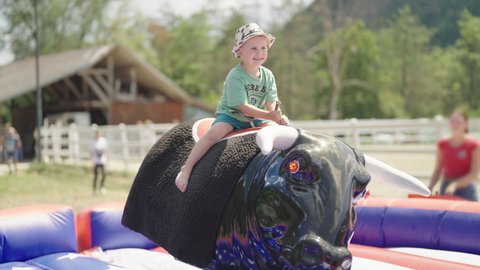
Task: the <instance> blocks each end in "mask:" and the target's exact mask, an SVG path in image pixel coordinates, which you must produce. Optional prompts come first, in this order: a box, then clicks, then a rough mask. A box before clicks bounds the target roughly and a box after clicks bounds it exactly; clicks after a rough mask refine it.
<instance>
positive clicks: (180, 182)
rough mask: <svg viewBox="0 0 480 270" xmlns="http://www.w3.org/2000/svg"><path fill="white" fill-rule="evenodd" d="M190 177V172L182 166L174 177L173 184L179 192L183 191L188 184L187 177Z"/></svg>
mask: <svg viewBox="0 0 480 270" xmlns="http://www.w3.org/2000/svg"><path fill="white" fill-rule="evenodd" d="M189 178H190V172H189V171H186V170H185V169H184V168H182V169H181V170H180V172H179V173H178V174H177V178H175V185H176V186H177V188H178V189H179V190H180V191H181V192H185V190H186V189H187V185H188V179H189Z"/></svg>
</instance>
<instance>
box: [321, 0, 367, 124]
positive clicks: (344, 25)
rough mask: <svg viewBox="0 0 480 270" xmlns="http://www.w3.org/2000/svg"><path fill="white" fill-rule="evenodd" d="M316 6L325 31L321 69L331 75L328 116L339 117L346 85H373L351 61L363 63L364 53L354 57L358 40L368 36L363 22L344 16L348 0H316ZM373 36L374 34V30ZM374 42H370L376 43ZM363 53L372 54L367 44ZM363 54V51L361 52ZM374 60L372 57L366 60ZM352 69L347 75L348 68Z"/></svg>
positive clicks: (329, 79) (359, 86) (358, 86)
mask: <svg viewBox="0 0 480 270" xmlns="http://www.w3.org/2000/svg"><path fill="white" fill-rule="evenodd" d="M317 4H318V5H317V6H316V7H315V8H316V10H317V11H318V14H319V15H320V21H321V26H322V32H323V40H322V41H321V42H320V47H319V50H318V53H319V59H320V61H319V67H318V68H319V69H320V70H322V69H323V68H324V67H325V70H326V74H327V75H328V81H329V88H330V105H329V108H330V109H329V118H330V119H337V118H338V116H339V109H338V105H339V102H340V97H341V94H342V91H343V90H344V88H345V87H346V86H355V87H357V88H362V89H369V88H371V86H370V85H369V84H368V83H367V82H366V81H365V80H364V78H361V77H360V76H359V74H360V72H361V70H355V71H354V67H351V65H352V64H353V63H354V61H357V63H361V62H362V61H363V60H360V58H361V57H357V59H356V60H354V59H353V58H352V55H355V54H356V53H357V51H358V49H359V44H360V43H357V42H358V41H361V40H362V39H364V38H365V40H366V39H369V38H368V37H367V36H365V37H361V36H362V34H361V32H362V31H365V30H366V29H365V26H364V24H363V23H356V22H355V21H353V20H351V19H349V18H346V17H344V12H345V10H344V5H345V4H346V1H337V2H334V3H328V2H327V1H326V0H322V1H317ZM367 35H370V38H372V37H373V35H371V34H367ZM373 44H374V43H371V45H373ZM361 49H362V50H364V49H365V51H362V56H364V57H365V56H366V57H372V55H371V54H369V53H366V51H367V50H368V49H367V48H366V47H365V48H361ZM358 56H360V54H359V55H358ZM366 61H371V59H369V60H366ZM349 67H350V72H349V74H348V75H349V76H350V77H347V70H349Z"/></svg>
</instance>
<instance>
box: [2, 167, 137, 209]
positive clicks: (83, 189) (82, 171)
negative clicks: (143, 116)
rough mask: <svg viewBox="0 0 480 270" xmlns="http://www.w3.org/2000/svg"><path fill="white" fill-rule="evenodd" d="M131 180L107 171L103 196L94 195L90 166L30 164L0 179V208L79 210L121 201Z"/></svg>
mask: <svg viewBox="0 0 480 270" xmlns="http://www.w3.org/2000/svg"><path fill="white" fill-rule="evenodd" d="M2 166H4V165H3V164H2ZM134 177H135V174H134V173H124V172H118V171H113V172H112V171H109V172H108V173H107V178H106V181H105V187H106V189H107V193H106V194H104V195H95V196H94V195H93V192H92V189H93V187H92V185H93V184H92V182H93V172H92V169H91V168H90V167H87V166H73V165H59V164H48V165H45V164H33V163H32V164H31V165H30V166H29V167H28V168H27V169H26V170H19V171H18V173H17V174H14V175H8V174H7V175H4V176H0V208H9V207H15V206H23V205H31V204H40V203H48V204H66V205H70V206H72V207H73V208H74V209H75V210H82V209H84V208H87V207H90V206H93V205H96V204H100V203H104V202H114V201H125V200H126V199H127V196H128V192H129V190H130V186H131V185H132V182H133V179H134Z"/></svg>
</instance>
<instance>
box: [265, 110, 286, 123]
mask: <svg viewBox="0 0 480 270" xmlns="http://www.w3.org/2000/svg"><path fill="white" fill-rule="evenodd" d="M282 116H283V115H282V111H280V110H278V111H269V112H268V118H269V119H270V120H272V121H275V122H278V121H280V120H282Z"/></svg>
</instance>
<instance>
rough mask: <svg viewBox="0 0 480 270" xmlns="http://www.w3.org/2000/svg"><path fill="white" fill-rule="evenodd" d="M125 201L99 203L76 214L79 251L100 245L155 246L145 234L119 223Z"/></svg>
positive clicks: (125, 246)
mask: <svg viewBox="0 0 480 270" xmlns="http://www.w3.org/2000/svg"><path fill="white" fill-rule="evenodd" d="M124 207H125V202H112V203H105V204H100V205H97V206H94V207H91V208H88V209H85V210H83V211H81V212H80V213H78V214H77V219H76V223H77V242H78V249H79V251H84V250H87V249H90V248H95V247H101V248H102V249H103V250H110V249H119V248H142V249H152V248H155V247H157V245H156V244H155V243H153V242H152V241H151V240H149V239H147V238H145V236H143V235H141V234H139V233H137V232H134V231H132V230H130V229H128V228H126V227H124V226H123V225H122V224H121V219H122V214H123V209H124Z"/></svg>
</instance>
